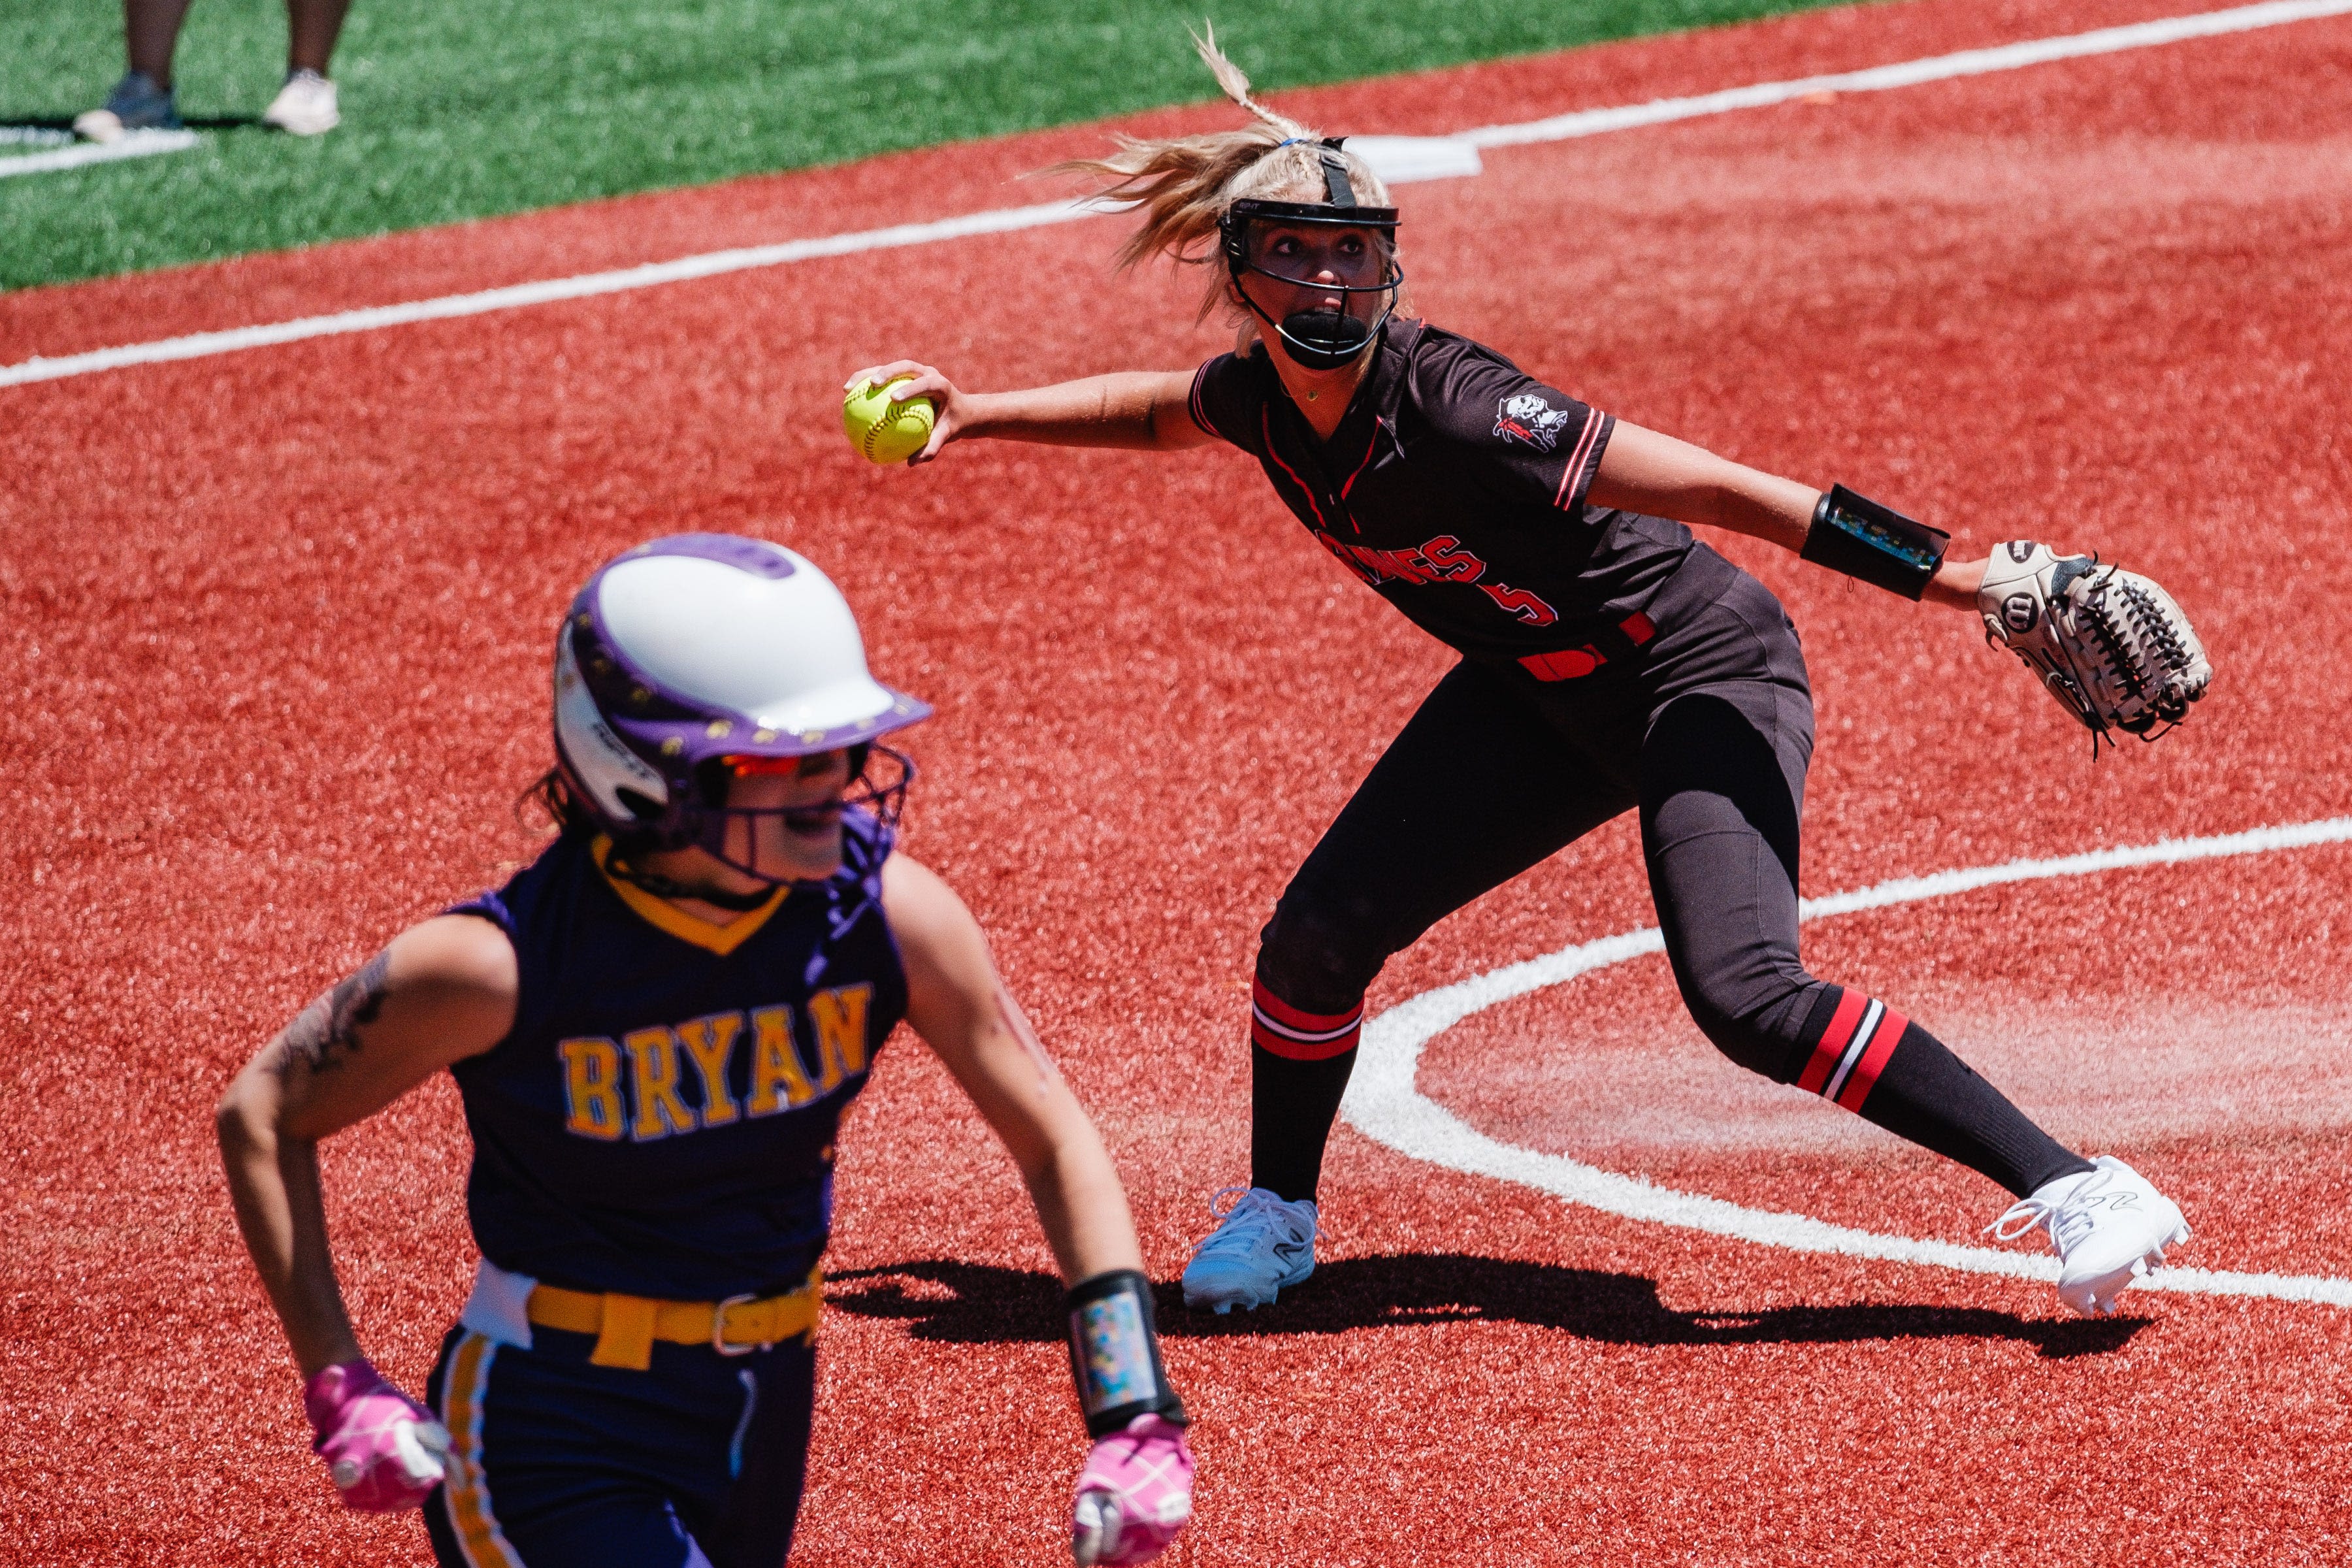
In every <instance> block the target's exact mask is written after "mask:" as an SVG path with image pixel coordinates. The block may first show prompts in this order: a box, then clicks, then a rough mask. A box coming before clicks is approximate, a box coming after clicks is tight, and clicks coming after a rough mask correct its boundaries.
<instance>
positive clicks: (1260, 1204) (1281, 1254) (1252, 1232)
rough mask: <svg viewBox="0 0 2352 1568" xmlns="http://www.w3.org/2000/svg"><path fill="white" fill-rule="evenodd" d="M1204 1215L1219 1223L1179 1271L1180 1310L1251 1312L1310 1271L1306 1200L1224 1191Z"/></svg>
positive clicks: (1311, 1222) (1311, 1211)
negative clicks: (1181, 1284) (1228, 1201)
mask: <svg viewBox="0 0 2352 1568" xmlns="http://www.w3.org/2000/svg"><path fill="white" fill-rule="evenodd" d="M1227 1198H1232V1199H1233V1200H1234V1201H1233V1202H1232V1203H1231V1204H1225V1200H1226V1199H1227ZM1221 1204H1225V1206H1223V1207H1222V1208H1221V1207H1219V1206H1218V1205H1221ZM1209 1215H1210V1217H1212V1218H1213V1219H1215V1220H1217V1221H1218V1222H1219V1224H1218V1226H1217V1228H1216V1229H1214V1230H1213V1231H1211V1232H1210V1233H1209V1235H1208V1237H1207V1238H1206V1239H1204V1240H1203V1241H1202V1243H1201V1245H1200V1246H1199V1247H1196V1248H1194V1249H1193V1252H1192V1262H1190V1263H1188V1264H1186V1265H1185V1266H1184V1305H1186V1306H1188V1307H1210V1308H1213V1309H1215V1310H1217V1311H1219V1312H1230V1311H1232V1310H1234V1308H1235V1307H1241V1308H1244V1309H1246V1310H1250V1311H1255V1310H1257V1309H1258V1308H1260V1307H1263V1306H1265V1305H1266V1304H1268V1303H1269V1302H1271V1301H1272V1300H1274V1299H1275V1297H1276V1295H1278V1294H1279V1293H1280V1292H1281V1291H1283V1290H1284V1289H1287V1288H1288V1287H1290V1286H1293V1285H1296V1284H1297V1283H1299V1282H1300V1281H1301V1280H1303V1279H1306V1278H1307V1276H1308V1275H1309V1274H1312V1273H1314V1272H1315V1232H1316V1222H1315V1205H1314V1203H1313V1202H1312V1201H1311V1200H1309V1199H1306V1198H1301V1199H1300V1200H1298V1202H1297V1203H1295V1204H1294V1203H1286V1202H1284V1201H1283V1200H1282V1199H1280V1198H1278V1197H1276V1196H1275V1195H1274V1194H1272V1193H1270V1192H1268V1191H1266V1190H1265V1188H1264V1187H1226V1188H1224V1189H1223V1190H1222V1191H1220V1192H1219V1193H1218V1194H1217V1195H1216V1196H1215V1197H1213V1198H1211V1199H1210V1200H1209Z"/></svg>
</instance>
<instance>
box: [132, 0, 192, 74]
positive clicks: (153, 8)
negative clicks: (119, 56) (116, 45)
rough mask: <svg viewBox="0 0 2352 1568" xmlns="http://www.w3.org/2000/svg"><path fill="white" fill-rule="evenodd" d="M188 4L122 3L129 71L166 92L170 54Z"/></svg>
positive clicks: (160, 0)
mask: <svg viewBox="0 0 2352 1568" xmlns="http://www.w3.org/2000/svg"><path fill="white" fill-rule="evenodd" d="M187 16H188V0H122V38H123V42H124V44H125V45H126V46H127V49H128V52H129V54H130V57H131V69H132V70H134V71H137V72H138V73H139V74H140V75H142V76H143V77H145V78H146V79H148V80H149V81H152V82H153V83H154V84H155V85H156V86H157V87H159V88H162V89H163V90H165V91H166V92H168V91H170V90H171V88H172V54H173V50H174V49H176V48H177V47H179V43H180V24H181V23H182V22H184V21H185V20H186V19H187Z"/></svg>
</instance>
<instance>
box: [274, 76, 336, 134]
mask: <svg viewBox="0 0 2352 1568" xmlns="http://www.w3.org/2000/svg"><path fill="white" fill-rule="evenodd" d="M261 122H262V123H263V124H264V125H268V126H271V127H273V128H275V129H277V130H279V131H283V132H286V133H287V134H288V135H289V136H323V135H325V134H326V133H327V132H330V131H332V130H333V129H334V128H335V127H336V126H338V125H341V123H342V122H343V117H342V115H341V112H340V111H339V110H337V109H336V108H335V84H334V83H333V82H331V81H329V80H328V79H326V78H325V77H322V76H320V74H319V73H318V72H317V71H314V70H311V69H310V68H308V67H305V68H302V69H300V70H290V71H288V72H287V73H286V85H285V86H284V87H281V88H279V89H278V96H277V97H276V98H273V99H271V100H269V107H268V109H265V110H262V111H261Z"/></svg>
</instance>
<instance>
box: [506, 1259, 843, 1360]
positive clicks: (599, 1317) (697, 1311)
mask: <svg viewBox="0 0 2352 1568" xmlns="http://www.w3.org/2000/svg"><path fill="white" fill-rule="evenodd" d="M820 1279H821V1277H820V1275H819V1274H818V1272H817V1271H816V1270H815V1269H811V1270H810V1271H809V1277H808V1283H807V1284H805V1285H803V1286H802V1287H801V1288H800V1289H797V1290H794V1291H793V1292H792V1293H791V1294H789V1295H784V1296H730V1297H728V1298H727V1300H724V1301H663V1300H656V1299H655V1298H654V1297H651V1296H624V1295H621V1294H619V1293H618V1292H615V1291H607V1292H605V1293H604V1294H602V1295H599V1294H597V1293H596V1292H594V1291H592V1290H567V1289H563V1288H562V1286H560V1285H534V1286H532V1287H531V1289H530V1309H529V1310H530V1321H532V1322H534V1323H537V1324H539V1325H540V1326H541V1328H548V1329H562V1330H565V1331H569V1332H571V1333H575V1334H593V1335H595V1336H596V1348H595V1349H594V1350H593V1351H591V1352H589V1354H588V1362H589V1364H590V1365H592V1366H618V1367H625V1368H627V1369H628V1370H629V1371H631V1372H643V1371H645V1370H646V1368H647V1367H648V1366H651V1365H652V1364H653V1356H654V1342H655V1341H656V1340H661V1341H663V1342H667V1343H669V1344H674V1345H709V1347H710V1348H711V1349H712V1350H715V1351H717V1352H719V1354H720V1355H748V1354H750V1353H751V1352H753V1351H755V1350H765V1349H767V1348H768V1347H769V1346H770V1345H772V1344H775V1343H777V1342H780V1341H783V1340H789V1339H796V1338H798V1337H800V1336H801V1335H803V1334H808V1333H814V1331H815V1330H816V1319H817V1309H818V1307H819V1305H820V1303H821V1302H822V1300H823V1291H822V1289H820Z"/></svg>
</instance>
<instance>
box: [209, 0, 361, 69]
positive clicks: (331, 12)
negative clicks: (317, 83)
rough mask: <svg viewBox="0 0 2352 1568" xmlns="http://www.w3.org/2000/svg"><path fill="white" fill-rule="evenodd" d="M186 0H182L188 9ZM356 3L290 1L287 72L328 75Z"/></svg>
mask: <svg viewBox="0 0 2352 1568" xmlns="http://www.w3.org/2000/svg"><path fill="white" fill-rule="evenodd" d="M185 3H186V0H181V4H183V5H184V4H185ZM351 8H352V0H286V23H287V29H288V38H287V44H286V68H287V70H288V71H289V73H291V72H294V71H300V70H308V71H316V72H318V73H319V74H320V76H325V75H327V74H328V72H327V62H328V61H329V60H330V59H331V58H334V53H335V40H336V39H337V38H338V37H341V36H342V31H343V17H344V16H346V15H347V14H348V13H349V12H350V10H351Z"/></svg>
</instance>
